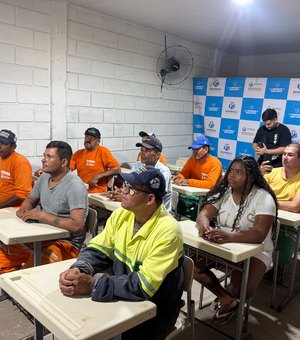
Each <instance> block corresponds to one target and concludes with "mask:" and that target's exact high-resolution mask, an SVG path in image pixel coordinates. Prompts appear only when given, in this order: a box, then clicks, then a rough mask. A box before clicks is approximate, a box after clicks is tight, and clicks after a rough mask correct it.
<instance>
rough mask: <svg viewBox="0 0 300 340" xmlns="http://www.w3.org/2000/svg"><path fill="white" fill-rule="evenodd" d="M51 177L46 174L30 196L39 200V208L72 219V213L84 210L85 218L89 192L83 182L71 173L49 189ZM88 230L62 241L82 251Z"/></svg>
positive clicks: (36, 184) (39, 180)
mask: <svg viewBox="0 0 300 340" xmlns="http://www.w3.org/2000/svg"><path fill="white" fill-rule="evenodd" d="M49 180H50V175H49V174H47V173H44V174H43V175H42V176H41V177H40V178H39V179H38V181H37V182H36V183H35V185H34V187H33V189H32V191H31V193H30V195H31V196H33V197H34V198H36V199H39V206H38V208H39V209H41V210H43V211H46V212H48V213H50V214H53V215H56V216H58V217H65V218H67V217H70V211H71V210H74V209H84V213H85V217H87V214H88V196H87V190H86V188H85V186H84V184H83V182H82V180H81V179H80V178H79V177H78V176H77V175H76V174H74V173H72V172H71V171H69V172H68V173H67V174H66V176H65V177H64V178H63V179H62V181H61V182H59V183H58V184H57V185H56V186H55V187H53V188H51V189H50V188H49V186H48V183H49ZM85 234H86V230H85V228H83V230H82V232H81V233H80V234H71V236H70V238H68V239H64V240H62V239H60V240H59V241H66V242H69V243H71V244H72V245H73V246H74V247H76V248H77V249H80V247H81V245H82V243H83V241H84V239H85Z"/></svg>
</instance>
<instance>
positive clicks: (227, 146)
mask: <svg viewBox="0 0 300 340" xmlns="http://www.w3.org/2000/svg"><path fill="white" fill-rule="evenodd" d="M223 149H224V150H225V151H230V145H229V144H228V143H226V144H224V146H223Z"/></svg>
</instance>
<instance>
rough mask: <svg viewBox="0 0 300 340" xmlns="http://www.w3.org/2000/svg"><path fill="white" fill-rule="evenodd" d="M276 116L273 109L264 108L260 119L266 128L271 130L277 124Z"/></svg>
mask: <svg viewBox="0 0 300 340" xmlns="http://www.w3.org/2000/svg"><path fill="white" fill-rule="evenodd" d="M277 118H278V116H277V112H276V110H274V109H267V110H265V111H264V112H263V114H262V116H261V119H262V121H263V122H264V124H265V127H266V128H267V129H268V130H272V129H274V128H275V127H276V126H277V125H278V120H277Z"/></svg>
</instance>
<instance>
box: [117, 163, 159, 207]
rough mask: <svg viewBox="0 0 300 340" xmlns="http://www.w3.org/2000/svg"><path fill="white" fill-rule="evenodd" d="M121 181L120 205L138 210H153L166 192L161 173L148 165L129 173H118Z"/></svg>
mask: <svg viewBox="0 0 300 340" xmlns="http://www.w3.org/2000/svg"><path fill="white" fill-rule="evenodd" d="M118 176H119V177H120V178H121V180H122V181H123V187H122V207H123V208H125V209H127V210H130V211H133V212H138V211H141V210H143V209H150V208H152V209H153V210H155V209H156V208H157V206H159V205H160V204H161V203H162V199H163V197H164V196H165V194H166V182H165V178H164V176H163V174H162V173H161V172H160V171H159V170H158V169H155V168H153V167H150V166H143V167H141V168H139V169H137V170H135V171H133V172H131V173H130V174H126V173H120V174H118Z"/></svg>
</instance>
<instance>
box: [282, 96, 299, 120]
mask: <svg viewBox="0 0 300 340" xmlns="http://www.w3.org/2000/svg"><path fill="white" fill-rule="evenodd" d="M283 123H284V124H290V125H300V101H297V100H288V101H287V103H286V108H285V115H284V118H283Z"/></svg>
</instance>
